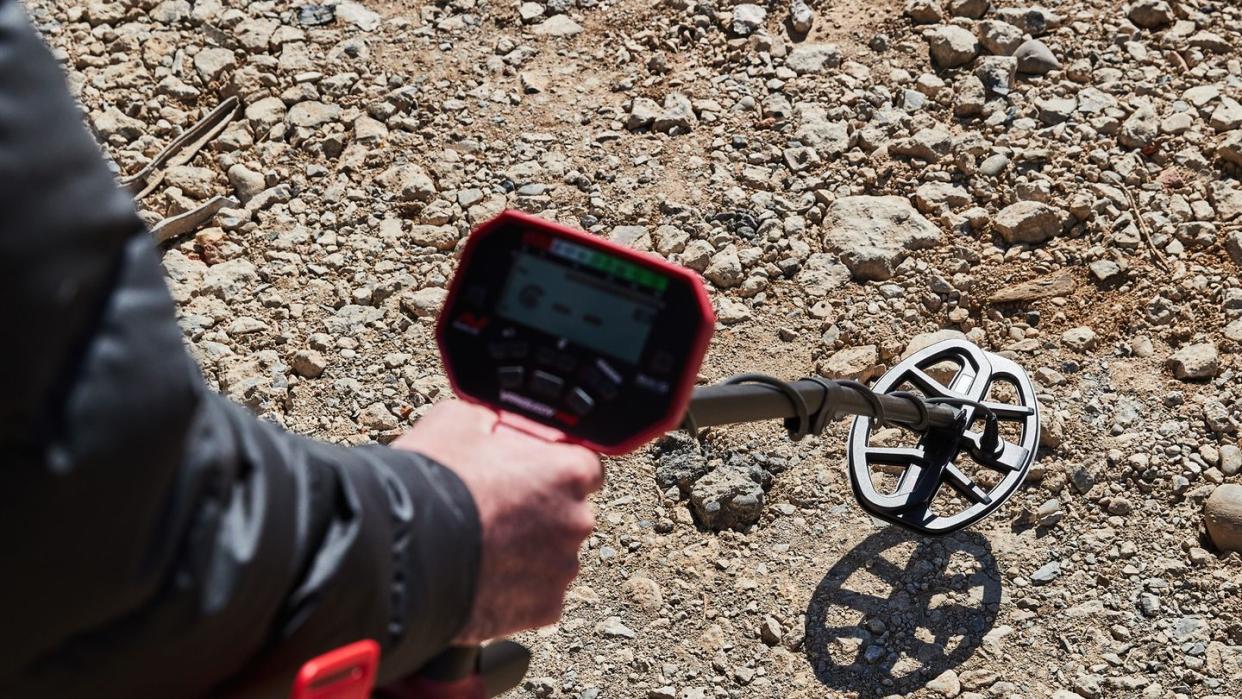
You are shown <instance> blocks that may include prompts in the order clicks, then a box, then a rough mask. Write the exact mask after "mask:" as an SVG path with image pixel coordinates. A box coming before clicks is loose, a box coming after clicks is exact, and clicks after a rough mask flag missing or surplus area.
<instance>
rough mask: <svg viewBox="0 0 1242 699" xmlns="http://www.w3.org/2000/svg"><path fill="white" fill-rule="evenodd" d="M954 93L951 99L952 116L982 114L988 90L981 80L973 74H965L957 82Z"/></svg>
mask: <svg viewBox="0 0 1242 699" xmlns="http://www.w3.org/2000/svg"><path fill="white" fill-rule="evenodd" d="M956 93H957V94H956V96H955V98H954V100H953V115H954V116H958V117H974V116H979V115H980V114H983V107H984V105H985V104H986V103H987V97H988V92H987V88H985V87H984V86H983V81H982V80H980V79H979V78H977V77H975V76H974V75H973V74H972V75H966V76H964V77H962V79H961V80H960V81H959V82H958V84H957V91H956Z"/></svg>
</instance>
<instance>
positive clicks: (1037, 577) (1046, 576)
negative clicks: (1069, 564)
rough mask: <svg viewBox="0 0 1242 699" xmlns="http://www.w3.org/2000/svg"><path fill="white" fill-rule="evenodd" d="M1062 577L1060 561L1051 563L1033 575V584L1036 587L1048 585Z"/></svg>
mask: <svg viewBox="0 0 1242 699" xmlns="http://www.w3.org/2000/svg"><path fill="white" fill-rule="evenodd" d="M1060 576H1061V563H1060V561H1049V562H1048V563H1046V564H1044V566H1043V567H1042V568H1040V569H1039V570H1037V571H1035V572H1034V573H1031V582H1033V583H1035V584H1036V585H1046V584H1048V583H1050V582H1052V581H1053V580H1056V579H1057V578H1058V577H1060Z"/></svg>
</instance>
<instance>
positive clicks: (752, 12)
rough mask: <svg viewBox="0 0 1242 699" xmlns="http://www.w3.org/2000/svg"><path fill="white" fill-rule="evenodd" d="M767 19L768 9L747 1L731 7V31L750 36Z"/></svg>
mask: <svg viewBox="0 0 1242 699" xmlns="http://www.w3.org/2000/svg"><path fill="white" fill-rule="evenodd" d="M767 20H768V11H767V10H765V9H763V8H762V7H760V6H759V5H754V4H751V3H748V2H744V3H741V4H740V5H735V6H734V7H733V33H734V34H737V35H738V36H750V35H751V34H753V33H754V32H755V31H756V30H758V29H759V28H761V27H762V26H763V24H764V22H766V21H767Z"/></svg>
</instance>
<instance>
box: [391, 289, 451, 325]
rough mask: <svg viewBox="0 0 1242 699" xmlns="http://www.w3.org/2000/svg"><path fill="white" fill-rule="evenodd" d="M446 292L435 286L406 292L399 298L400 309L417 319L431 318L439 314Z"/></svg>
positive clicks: (446, 295)
mask: <svg viewBox="0 0 1242 699" xmlns="http://www.w3.org/2000/svg"><path fill="white" fill-rule="evenodd" d="M446 298H448V291H447V290H445V289H441V288H440V287H437V286H430V287H427V288H426V289H419V290H417V291H411V292H407V293H406V294H404V295H402V297H401V307H402V308H404V309H405V311H406V312H407V313H410V314H412V315H414V316H416V317H418V318H431V317H434V316H435V315H436V314H437V313H439V312H440V307H441V306H443V305H444V300H445V299H446Z"/></svg>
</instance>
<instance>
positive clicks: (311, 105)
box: [285, 100, 341, 129]
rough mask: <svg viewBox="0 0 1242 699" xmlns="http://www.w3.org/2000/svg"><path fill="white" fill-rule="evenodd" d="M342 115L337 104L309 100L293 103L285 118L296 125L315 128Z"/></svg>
mask: <svg viewBox="0 0 1242 699" xmlns="http://www.w3.org/2000/svg"><path fill="white" fill-rule="evenodd" d="M340 115H341V108H340V107H338V106H336V105H335V104H328V103H326V102H319V101H317V100H307V101H305V102H298V103H297V104H295V105H293V107H292V108H291V109H290V110H289V114H288V115H287V116H286V117H285V119H286V120H287V121H288V122H289V123H290V124H293V125H294V126H300V127H302V128H307V129H313V128H315V127H316V126H322V125H324V124H327V123H330V122H333V121H336V120H337V118H338V117H340Z"/></svg>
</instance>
